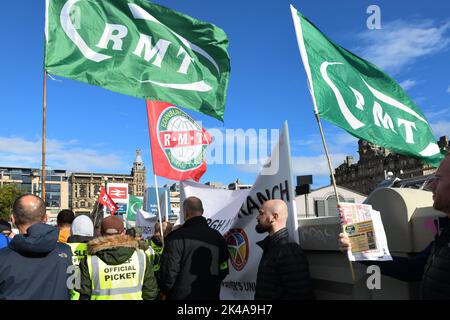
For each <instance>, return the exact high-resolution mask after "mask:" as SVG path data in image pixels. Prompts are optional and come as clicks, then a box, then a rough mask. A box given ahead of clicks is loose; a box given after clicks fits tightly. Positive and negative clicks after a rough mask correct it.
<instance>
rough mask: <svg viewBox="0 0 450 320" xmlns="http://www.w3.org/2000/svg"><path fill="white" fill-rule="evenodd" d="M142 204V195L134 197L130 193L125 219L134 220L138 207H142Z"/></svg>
mask: <svg viewBox="0 0 450 320" xmlns="http://www.w3.org/2000/svg"><path fill="white" fill-rule="evenodd" d="M143 205H144V202H143V199H142V197H135V196H133V195H131V194H130V199H129V200H128V212H127V219H126V220H127V221H136V215H137V213H138V211H139V209H142V207H143Z"/></svg>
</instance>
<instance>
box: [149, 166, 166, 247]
mask: <svg viewBox="0 0 450 320" xmlns="http://www.w3.org/2000/svg"><path fill="white" fill-rule="evenodd" d="M152 163H153V159H152ZM153 176H154V177H155V191H156V205H157V206H158V220H159V230H160V232H161V242H162V246H163V247H164V233H163V227H162V225H163V224H162V217H161V207H160V204H159V194H158V179H157V177H156V174H155V170H153Z"/></svg>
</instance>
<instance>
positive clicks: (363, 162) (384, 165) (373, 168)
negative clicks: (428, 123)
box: [335, 136, 449, 195]
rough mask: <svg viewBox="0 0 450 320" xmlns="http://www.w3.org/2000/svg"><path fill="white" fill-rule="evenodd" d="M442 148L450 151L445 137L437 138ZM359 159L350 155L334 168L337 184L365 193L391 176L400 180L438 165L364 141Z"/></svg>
mask: <svg viewBox="0 0 450 320" xmlns="http://www.w3.org/2000/svg"><path fill="white" fill-rule="evenodd" d="M438 145H439V147H440V148H441V150H444V151H447V152H448V150H449V141H448V139H447V137H446V136H444V137H441V138H440V140H439V141H438ZM358 153H359V161H358V162H357V163H353V157H352V156H347V158H346V160H345V161H344V163H343V164H341V165H340V166H338V167H337V168H336V169H335V178H336V184H337V185H340V186H343V187H345V188H347V189H350V190H355V191H357V192H359V193H362V194H366V195H368V194H370V193H371V192H372V191H373V190H374V189H375V188H376V186H377V185H378V184H379V183H380V182H381V181H383V180H385V179H386V178H388V177H398V178H401V179H405V178H413V177H418V176H424V175H429V174H433V173H434V172H435V171H436V168H433V167H430V166H428V165H427V164H426V163H424V162H423V161H422V160H419V159H416V158H411V157H407V156H403V155H400V154H397V153H395V152H392V151H390V150H389V149H386V148H383V147H379V146H377V145H375V144H373V143H370V142H367V141H365V140H359V141H358Z"/></svg>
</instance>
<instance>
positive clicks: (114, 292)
mask: <svg viewBox="0 0 450 320" xmlns="http://www.w3.org/2000/svg"><path fill="white" fill-rule="evenodd" d="M87 265H88V269H89V277H90V278H91V287H92V293H91V300H142V285H143V283H144V274H145V268H146V267H147V259H146V255H145V253H144V251H142V250H136V251H135V252H134V253H133V255H132V256H131V258H130V259H129V260H128V261H126V262H125V263H122V264H119V265H115V266H114V265H107V264H106V263H104V262H103V261H102V259H100V258H99V257H97V256H87Z"/></svg>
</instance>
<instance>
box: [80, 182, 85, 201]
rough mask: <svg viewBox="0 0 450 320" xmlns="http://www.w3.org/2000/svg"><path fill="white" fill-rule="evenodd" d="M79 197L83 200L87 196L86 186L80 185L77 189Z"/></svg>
mask: <svg viewBox="0 0 450 320" xmlns="http://www.w3.org/2000/svg"><path fill="white" fill-rule="evenodd" d="M79 190H80V191H79V197H81V198H85V197H86V196H87V188H86V184H84V183H81V184H80V189H79Z"/></svg>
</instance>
